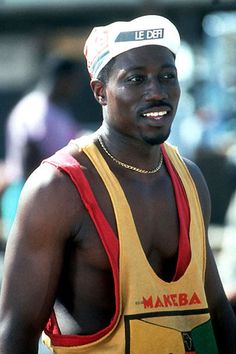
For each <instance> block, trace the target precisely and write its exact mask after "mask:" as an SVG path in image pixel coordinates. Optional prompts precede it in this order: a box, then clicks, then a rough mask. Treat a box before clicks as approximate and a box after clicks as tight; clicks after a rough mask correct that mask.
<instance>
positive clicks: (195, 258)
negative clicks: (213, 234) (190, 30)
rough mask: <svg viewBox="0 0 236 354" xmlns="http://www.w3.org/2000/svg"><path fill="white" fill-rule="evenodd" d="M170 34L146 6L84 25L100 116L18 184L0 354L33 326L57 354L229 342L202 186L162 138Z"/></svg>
mask: <svg viewBox="0 0 236 354" xmlns="http://www.w3.org/2000/svg"><path fill="white" fill-rule="evenodd" d="M179 45H180V37H179V33H178V31H177V29H176V27H175V26H174V25H173V24H172V23H171V22H170V21H169V20H168V19H166V18H164V17H161V16H155V15H151V16H142V17H139V18H137V19H134V20H132V21H130V22H115V23H112V24H110V25H107V26H104V27H96V28H95V29H94V30H93V31H92V33H91V34H90V36H89V38H88V40H87V42H86V45H85V55H86V58H87V63H88V69H89V72H90V75H91V88H92V90H93V93H94V96H95V98H96V100H97V101H98V102H99V104H100V105H101V107H102V111H103V122H102V125H101V127H100V128H99V129H98V130H97V131H96V132H95V133H94V134H92V135H91V136H89V137H88V136H87V137H85V138H80V139H76V140H74V141H72V142H71V143H70V144H68V145H67V146H66V147H65V148H63V149H61V150H60V151H58V152H57V153H56V154H55V155H53V156H51V158H49V159H47V160H45V161H44V163H43V164H42V165H40V167H39V168H37V169H36V170H35V171H34V172H33V173H32V174H31V176H30V177H29V179H28V180H27V182H26V184H25V186H24V189H23V192H22V194H21V198H20V203H19V207H18V211H17V215H16V221H15V223H14V225H13V228H12V231H11V234H10V238H9V240H8V244H7V248H6V256H5V270H4V279H3V284H2V292H1V302H0V304H1V305H0V353H1V354H9V353H14V354H23V353H24V354H36V353H37V350H38V349H37V348H38V339H39V337H40V335H41V332H42V331H43V329H44V341H45V343H46V344H47V345H48V347H49V348H50V349H51V351H53V352H54V353H58V354H62V353H63V354H72V353H76V354H79V353H83V354H85V353H96V354H104V353H110V354H124V353H127V354H128V353H135V354H143V353H146V354H154V353H178V354H185V353H187V352H188V353H190V352H191V353H197V354H216V353H218V352H220V353H221V354H225V353H227V354H235V351H236V336H235V333H236V319H235V317H234V314H233V311H232V308H231V307H230V305H229V302H228V301H227V298H226V296H225V293H224V289H223V286H222V283H221V280H220V278H219V275H218V272H217V268H216V265H215V261H214V258H213V255H212V251H211V249H210V246H209V242H208V237H207V227H208V225H209V220H210V198H209V192H208V189H207V186H206V183H205V180H204V178H203V176H202V174H201V172H200V170H199V169H198V167H197V166H196V165H195V164H194V163H192V162H190V161H189V160H186V159H184V158H182V157H181V156H180V154H179V153H178V151H177V149H175V148H174V147H173V146H171V145H170V144H167V143H166V140H167V139H168V137H169V134H170V131H171V126H172V122H173V120H174V117H175V114H176V110H177V107H178V102H179V97H180V87H179V81H178V75H177V69H176V65H175V57H176V53H177V52H178V48H179ZM56 300H57V301H56ZM55 302H56V306H54V305H55ZM217 347H218V349H217Z"/></svg>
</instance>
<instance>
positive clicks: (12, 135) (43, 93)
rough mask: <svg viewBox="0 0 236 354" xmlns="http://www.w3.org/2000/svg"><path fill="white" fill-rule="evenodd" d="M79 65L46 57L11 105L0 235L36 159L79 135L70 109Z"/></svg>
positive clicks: (10, 219)
mask: <svg viewBox="0 0 236 354" xmlns="http://www.w3.org/2000/svg"><path fill="white" fill-rule="evenodd" d="M79 82H80V64H79V62H78V61H77V60H75V59H73V58H70V57H64V56H59V55H51V56H49V57H48V58H47V59H46V61H45V63H44V64H43V66H42V71H41V75H40V77H39V81H38V83H37V85H36V87H35V88H34V89H33V90H32V91H30V92H29V93H28V94H26V95H25V96H24V97H23V98H22V99H21V100H20V101H19V102H18V103H17V105H16V106H15V107H14V109H13V110H12V112H11V113H10V115H9V118H8V119H7V127H6V159H5V183H7V188H6V189H5V191H4V192H3V195H2V198H1V213H2V222H3V225H2V226H3V236H4V239H7V236H8V234H9V231H10V228H11V226H12V222H13V220H14V217H15V212H16V208H17V204H18V199H19V195H20V192H21V189H22V187H23V184H24V182H25V180H26V179H27V178H28V176H29V175H30V174H31V173H32V171H33V170H34V169H35V168H36V167H37V166H38V165H39V164H40V162H41V161H42V160H43V159H44V158H46V157H48V156H50V155H52V154H53V153H54V152H55V151H57V150H58V149H60V148H61V147H63V146H64V145H65V144H67V143H68V141H69V140H71V139H72V138H75V137H76V136H78V134H79V125H78V123H77V122H76V119H75V118H74V116H73V114H72V111H71V109H70V103H71V99H73V97H74V96H76V95H77V94H78V90H79Z"/></svg>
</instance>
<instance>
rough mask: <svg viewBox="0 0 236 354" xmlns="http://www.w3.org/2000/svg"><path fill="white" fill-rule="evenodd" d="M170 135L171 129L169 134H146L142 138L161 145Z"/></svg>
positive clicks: (147, 141)
mask: <svg viewBox="0 0 236 354" xmlns="http://www.w3.org/2000/svg"><path fill="white" fill-rule="evenodd" d="M169 135H170V131H169V132H168V133H167V134H162V135H158V136H152V137H150V136H146V135H144V136H143V137H142V138H143V140H144V141H145V142H146V143H147V144H149V145H160V144H163V143H164V142H165V141H166V140H167V139H168V138H169Z"/></svg>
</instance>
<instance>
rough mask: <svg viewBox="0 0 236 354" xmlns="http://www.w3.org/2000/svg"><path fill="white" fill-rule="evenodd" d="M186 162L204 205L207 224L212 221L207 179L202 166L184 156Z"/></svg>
mask: <svg viewBox="0 0 236 354" xmlns="http://www.w3.org/2000/svg"><path fill="white" fill-rule="evenodd" d="M184 162H185V164H186V166H187V168H188V170H189V172H190V175H191V177H192V179H193V181H194V183H195V186H196V189H197V192H198V196H199V200H200V203H201V207H202V212H203V217H204V221H205V224H206V226H207V225H208V224H209V221H210V214H211V200H210V193H209V189H208V186H207V183H206V180H205V178H204V176H203V174H202V172H201V170H200V168H199V167H198V166H197V165H196V164H195V163H194V162H193V161H191V160H188V159H186V158H184Z"/></svg>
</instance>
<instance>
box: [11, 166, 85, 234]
mask: <svg viewBox="0 0 236 354" xmlns="http://www.w3.org/2000/svg"><path fill="white" fill-rule="evenodd" d="M82 210H83V206H82V202H81V200H80V197H79V194H78V192H77V190H76V188H75V186H74V184H73V183H72V181H71V179H70V178H69V176H68V175H67V174H66V173H64V172H62V171H60V170H58V169H57V168H55V167H54V166H52V165H50V164H48V163H45V164H42V165H40V166H39V167H38V168H37V169H36V170H35V171H34V172H33V173H32V174H31V176H30V177H29V178H28V180H27V181H26V183H25V185H24V187H23V190H22V193H21V196H20V201H19V206H18V210H17V215H16V222H15V224H16V226H17V227H18V228H19V229H21V230H22V228H23V229H25V228H27V230H25V231H30V233H34V234H35V235H36V234H37V233H36V230H37V229H38V228H40V229H41V230H44V233H43V234H44V235H47V234H49V233H51V234H53V235H55V237H58V236H59V235H60V234H61V236H62V237H69V236H70V234H71V233H72V232H73V229H74V228H75V227H76V225H75V224H77V223H79V222H80V220H79V219H80V216H81V211H82ZM26 221H27V222H26ZM30 228H31V230H29V229H30ZM50 230H51V232H50ZM34 231H35V232H34Z"/></svg>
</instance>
